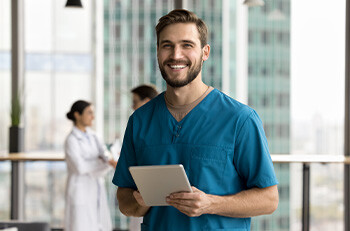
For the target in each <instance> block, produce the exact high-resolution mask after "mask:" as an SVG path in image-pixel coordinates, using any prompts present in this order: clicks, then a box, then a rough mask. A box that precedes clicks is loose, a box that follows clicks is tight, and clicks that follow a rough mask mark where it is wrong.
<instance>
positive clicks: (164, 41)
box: [159, 40, 195, 44]
mask: <svg viewBox="0 0 350 231" xmlns="http://www.w3.org/2000/svg"><path fill="white" fill-rule="evenodd" d="M181 42H182V43H191V44H195V42H194V41H192V40H181ZM163 43H173V42H172V41H170V40H162V41H160V43H159V44H163Z"/></svg>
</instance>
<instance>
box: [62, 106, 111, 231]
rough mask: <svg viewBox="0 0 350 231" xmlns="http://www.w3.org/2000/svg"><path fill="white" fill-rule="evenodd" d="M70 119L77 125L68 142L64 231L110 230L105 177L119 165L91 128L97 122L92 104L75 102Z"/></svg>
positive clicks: (69, 115)
mask: <svg viewBox="0 0 350 231" xmlns="http://www.w3.org/2000/svg"><path fill="white" fill-rule="evenodd" d="M67 118H68V119H70V120H72V121H73V123H74V126H73V129H72V131H71V133H70V134H69V135H68V137H67V139H66V142H65V155H66V163H67V168H68V180H67V187H66V207H65V225H64V226H65V229H64V230H65V231H111V230H112V222H111V216H110V212H109V208H108V202H107V194H106V190H105V185H104V176H105V174H106V173H107V172H108V171H109V170H111V169H112V167H114V168H115V166H116V163H117V162H116V161H114V160H113V159H112V158H108V157H107V156H106V155H105V148H104V145H103V144H102V143H101V142H100V141H99V140H98V139H97V137H96V135H95V134H94V133H93V132H92V131H91V130H89V128H88V127H90V126H91V125H92V121H93V120H94V111H93V107H92V105H91V104H90V103H89V102H86V101H83V100H79V101H77V102H75V103H74V104H73V105H72V108H71V110H70V112H68V113H67Z"/></svg>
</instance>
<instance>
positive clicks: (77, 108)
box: [67, 100, 91, 123]
mask: <svg viewBox="0 0 350 231" xmlns="http://www.w3.org/2000/svg"><path fill="white" fill-rule="evenodd" d="M90 105H91V103H89V102H87V101H84V100H78V101H76V102H75V103H73V105H72V107H71V109H70V112H68V113H67V118H68V119H69V120H71V121H73V122H74V123H75V122H76V119H75V117H74V112H78V113H79V114H80V115H81V114H83V111H84V109H85V108H86V107H88V106H90Z"/></svg>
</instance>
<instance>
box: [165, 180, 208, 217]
mask: <svg viewBox="0 0 350 231" xmlns="http://www.w3.org/2000/svg"><path fill="white" fill-rule="evenodd" d="M192 191H193V192H192V193H190V192H179V193H172V194H170V195H169V196H168V197H167V198H166V201H167V203H168V204H169V205H171V206H173V207H175V208H176V209H178V210H179V211H180V212H182V213H184V214H186V215H187V216H189V217H198V216H200V215H202V214H207V213H210V206H211V205H212V198H211V195H208V194H205V193H204V192H202V191H200V190H199V189H197V188H195V187H193V186H192Z"/></svg>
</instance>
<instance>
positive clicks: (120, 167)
mask: <svg viewBox="0 0 350 231" xmlns="http://www.w3.org/2000/svg"><path fill="white" fill-rule="evenodd" d="M135 165H136V154H135V148H134V144H133V117H132V116H131V117H130V118H129V121H128V125H127V127H126V130H125V135H124V139H123V145H122V150H121V152H120V157H119V160H118V164H117V168H116V170H115V173H114V177H113V180H112V182H113V184H115V185H117V186H118V187H124V188H134V189H136V185H135V182H134V180H133V178H132V176H131V174H130V172H129V167H130V166H135Z"/></svg>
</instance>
